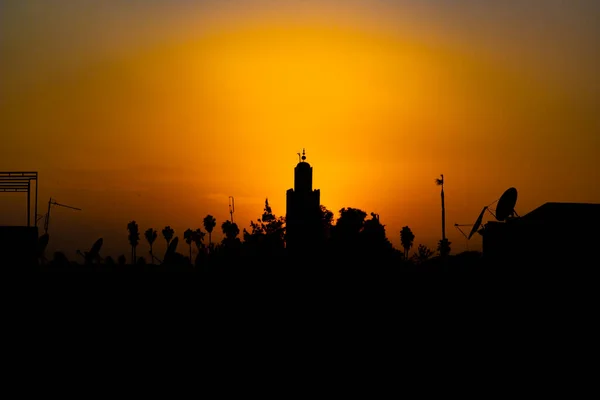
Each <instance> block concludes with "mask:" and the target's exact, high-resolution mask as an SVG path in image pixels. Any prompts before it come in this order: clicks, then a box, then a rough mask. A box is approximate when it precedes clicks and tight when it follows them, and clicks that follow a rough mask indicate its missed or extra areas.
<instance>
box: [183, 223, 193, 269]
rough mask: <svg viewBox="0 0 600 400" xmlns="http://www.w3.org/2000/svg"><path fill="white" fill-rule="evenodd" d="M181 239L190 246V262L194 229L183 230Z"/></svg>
mask: <svg viewBox="0 0 600 400" xmlns="http://www.w3.org/2000/svg"><path fill="white" fill-rule="evenodd" d="M183 239H184V240H185V242H186V243H187V244H188V246H189V247H190V262H191V261H192V242H193V241H194V231H193V230H191V229H189V228H188V229H186V230H185V232H183Z"/></svg>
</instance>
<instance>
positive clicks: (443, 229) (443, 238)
mask: <svg viewBox="0 0 600 400" xmlns="http://www.w3.org/2000/svg"><path fill="white" fill-rule="evenodd" d="M441 196H442V240H446V205H445V204H444V175H442V195H441Z"/></svg>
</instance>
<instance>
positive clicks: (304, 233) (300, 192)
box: [286, 149, 323, 256]
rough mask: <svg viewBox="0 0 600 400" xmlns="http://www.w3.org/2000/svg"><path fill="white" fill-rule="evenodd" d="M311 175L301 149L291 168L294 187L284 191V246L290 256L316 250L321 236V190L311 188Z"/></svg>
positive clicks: (310, 168) (311, 172)
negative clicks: (285, 192)
mask: <svg viewBox="0 0 600 400" xmlns="http://www.w3.org/2000/svg"><path fill="white" fill-rule="evenodd" d="M298 157H300V153H298ZM312 177H313V169H312V167H311V166H310V164H309V163H307V162H306V153H305V150H304V149H302V157H300V160H299V162H298V164H297V165H296V167H295V168H294V188H293V189H288V191H287V204H286V248H287V250H288V254H290V255H291V256H300V255H303V254H306V253H308V252H311V251H313V250H316V248H317V246H318V245H319V243H320V241H321V240H322V238H323V229H322V223H321V191H320V190H319V189H315V190H313V188H312Z"/></svg>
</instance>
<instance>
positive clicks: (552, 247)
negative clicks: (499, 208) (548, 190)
mask: <svg viewBox="0 0 600 400" xmlns="http://www.w3.org/2000/svg"><path fill="white" fill-rule="evenodd" d="M598 226H600V204H588V203H545V204H543V205H542V206H540V207H538V208H536V209H535V210H533V211H531V212H530V213H528V214H526V215H524V216H522V217H520V218H510V219H508V220H506V222H497V221H489V222H488V223H486V225H485V229H483V230H482V231H481V234H482V236H483V258H484V260H485V261H486V263H487V264H490V265H495V266H502V267H511V266H523V265H527V266H532V267H540V268H554V267H557V266H562V267H571V266H574V267H584V266H593V265H595V264H596V263H597V262H598V252H597V250H596V248H597V246H598V243H600V230H598Z"/></svg>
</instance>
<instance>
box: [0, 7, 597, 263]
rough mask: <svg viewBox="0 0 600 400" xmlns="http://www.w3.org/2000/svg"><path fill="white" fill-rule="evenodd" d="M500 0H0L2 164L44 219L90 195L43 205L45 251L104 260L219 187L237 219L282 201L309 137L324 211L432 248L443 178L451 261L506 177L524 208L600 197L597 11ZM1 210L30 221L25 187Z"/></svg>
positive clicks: (178, 223) (10, 219)
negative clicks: (20, 179) (99, 241)
mask: <svg viewBox="0 0 600 400" xmlns="http://www.w3.org/2000/svg"><path fill="white" fill-rule="evenodd" d="M448 3H451V4H448ZM485 3H490V4H485ZM503 3H504V2H503ZM506 3H510V5H509V4H491V2H476V1H466V0H465V1H457V2H444V1H441V0H440V1H433V0H430V1H423V2H417V1H384V0H379V1H371V2H367V1H324V0H321V1H316V0H304V1H302V0H295V1H294V0H289V1H241V0H240V1H236V0H227V1H226V0H221V1H167V0H148V1H143V2H142V1H103V2H93V1H84V0H81V1H77V2H71V1H56V2H47V1H41V0H40V1H24V0H18V1H6V2H3V3H2V5H0V10H1V11H0V50H1V51H0V54H1V57H2V58H1V65H0V94H1V95H0V132H2V139H3V142H2V145H1V147H0V170H2V171H11V170H12V171H14V170H34V171H39V174H40V188H39V201H40V207H39V210H38V212H39V213H40V214H42V213H44V212H45V204H44V203H46V202H47V201H48V198H49V197H50V196H52V197H53V198H56V200H57V201H59V202H61V203H64V204H68V205H73V206H76V207H80V208H82V209H83V211H81V212H75V211H71V210H67V209H61V208H58V207H55V208H53V210H52V213H53V219H52V222H51V224H50V234H51V242H50V244H49V249H50V250H51V251H54V250H63V251H65V252H66V253H67V255H68V256H69V257H71V258H74V257H75V255H74V251H75V249H78V248H79V249H82V250H83V249H86V248H87V247H89V246H90V245H91V244H92V243H93V241H94V240H95V239H96V238H98V237H101V236H102V237H104V243H105V244H104V249H103V251H102V253H103V254H104V255H108V254H110V255H113V256H117V255H118V254H121V253H125V254H128V248H127V230H126V226H127V223H128V222H129V221H130V220H132V219H135V220H136V221H137V222H138V223H139V225H140V229H141V230H142V231H143V230H145V229H146V228H148V227H154V228H156V229H157V230H159V231H160V229H162V227H164V226H165V225H171V226H172V227H173V228H174V229H175V230H176V234H178V235H179V236H182V235H183V231H184V230H185V229H186V228H188V227H189V228H197V227H202V218H203V217H204V216H205V215H206V214H208V213H210V214H212V215H214V216H215V217H216V218H217V222H218V226H220V224H221V223H222V222H223V221H224V220H225V219H227V218H228V217H229V214H228V196H230V195H231V196H234V197H235V205H236V213H235V215H234V219H235V222H237V223H238V224H239V225H240V228H244V227H248V226H249V221H250V220H251V219H256V218H258V217H259V216H260V214H261V212H262V207H263V204H264V199H265V197H268V198H269V199H270V202H271V205H272V207H273V210H274V212H275V213H276V214H278V215H283V214H284V213H285V191H286V190H287V189H288V188H290V187H292V186H293V168H294V166H295V164H296V162H297V160H298V157H297V155H296V153H297V152H299V151H301V149H302V148H306V151H307V157H308V159H307V161H309V162H310V163H311V165H312V166H313V167H314V187H315V188H319V189H321V202H322V204H323V205H325V206H327V207H328V208H329V209H331V210H333V211H335V212H336V216H337V211H338V210H339V209H340V208H342V207H357V208H361V209H363V210H365V211H367V212H371V211H373V212H376V213H378V214H380V218H381V221H382V223H384V224H385V225H386V229H387V233H388V238H389V239H390V240H391V241H392V243H393V244H394V245H395V246H396V247H399V231H400V229H401V228H402V226H405V225H408V226H410V227H411V228H412V230H413V232H414V233H415V235H416V239H415V244H418V243H424V244H427V245H428V246H430V247H435V243H436V242H437V240H439V238H440V235H441V228H440V198H439V188H438V187H436V186H435V184H434V179H435V178H436V177H438V176H439V174H440V173H443V174H444V176H445V177H446V205H447V212H446V215H447V220H446V222H447V235H448V237H449V238H450V240H451V242H453V246H452V248H453V252H455V253H456V252H458V251H462V250H464V249H465V248H466V247H465V246H466V241H465V240H464V238H463V237H462V236H461V235H460V233H458V232H457V231H456V230H455V228H454V227H453V225H454V223H461V224H468V223H472V222H473V221H474V220H475V219H476V217H477V215H478V213H479V211H480V210H481V208H482V207H483V206H484V205H487V204H490V203H492V202H493V201H494V200H496V199H497V198H498V197H499V196H500V195H501V194H502V192H503V191H504V190H505V189H507V188H508V187H510V186H515V187H517V189H518V190H519V200H518V202H517V207H516V209H517V212H519V213H520V214H521V215H522V214H525V213H527V212H529V211H531V210H532V209H534V208H536V207H538V206H540V205H541V204H543V203H545V202H547V201H576V202H579V201H581V202H600V186H599V185H598V184H597V183H596V182H598V178H599V173H598V171H599V169H598V166H597V161H596V160H597V159H598V157H599V156H600V115H599V113H598V110H597V104H598V102H597V93H599V89H600V82H599V81H598V76H597V71H598V70H599V67H600V63H599V61H600V50H598V46H597V43H596V42H597V38H598V37H600V28H599V27H598V25H597V24H596V23H595V21H597V19H598V16H600V5H596V4H595V3H594V2H584V1H570V2H563V1H558V0H557V1H547V2H544V5H545V6H544V7H543V8H541V7H540V6H539V5H535V6H534V5H532V4H530V5H516V2H506ZM532 3H533V2H532ZM536 4H539V3H536ZM0 207H1V208H0V209H1V212H0V225H3V224H4V225H16V224H24V222H25V213H24V207H25V198H24V196H20V195H15V194H6V193H0ZM467 230H468V228H467ZM219 231H220V229H219ZM214 237H215V240H220V238H221V235H220V232H218V233H217V234H215V235H214ZM480 246H481V240H480V238H479V237H478V236H475V237H474V238H473V239H472V240H471V241H470V243H469V247H470V248H471V249H479V248H480ZM145 248H146V247H145V245H144V244H142V246H141V248H140V249H139V250H138V255H142V254H144V252H145V250H144V249H145ZM157 249H158V252H159V254H161V253H162V251H163V250H164V244H163V241H162V240H159V244H158V245H157Z"/></svg>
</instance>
